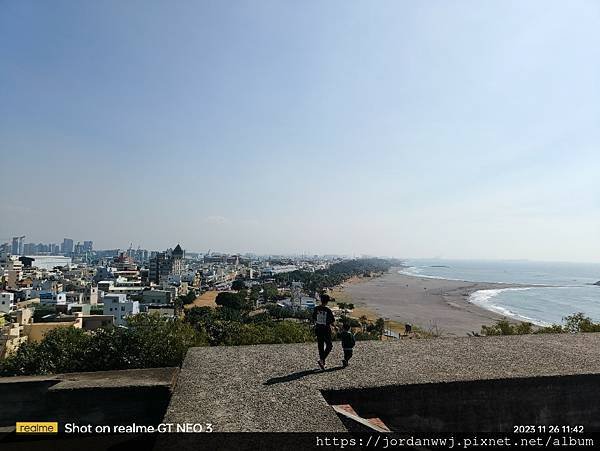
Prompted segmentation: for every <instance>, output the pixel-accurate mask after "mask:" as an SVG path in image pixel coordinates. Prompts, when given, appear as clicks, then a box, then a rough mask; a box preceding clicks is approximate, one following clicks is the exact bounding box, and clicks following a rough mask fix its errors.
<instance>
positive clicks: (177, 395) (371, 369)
mask: <svg viewBox="0 0 600 451" xmlns="http://www.w3.org/2000/svg"><path fill="white" fill-rule="evenodd" d="M341 359H342V351H341V347H340V343H339V342H334V349H333V351H332V353H331V355H330V357H329V359H328V362H327V363H328V368H327V370H326V371H325V372H321V371H320V370H318V369H317V368H316V360H317V346H316V344H314V343H303V344H291V345H260V346H239V347H203V348H192V349H190V350H189V352H188V354H187V357H186V359H185V362H184V364H183V367H182V369H181V371H180V373H179V377H178V380H177V383H176V386H175V389H174V393H173V396H172V398H171V402H170V404H169V407H168V409H167V412H166V415H165V421H168V422H194V423H211V424H212V425H213V428H214V430H215V431H298V432H300V431H306V432H314V431H333V432H335V431H346V430H348V429H349V425H351V424H352V421H350V422H348V419H347V418H346V417H345V416H344V415H339V414H338V413H336V410H334V406H336V407H338V406H340V405H348V406H351V408H350V411H355V412H354V413H356V418H358V419H361V418H369V417H377V419H381V420H382V423H383V424H385V425H386V426H387V427H390V429H391V430H399V429H401V428H403V427H411V428H413V429H417V430H418V429H422V430H426V429H428V428H429V429H435V430H444V429H445V428H446V429H448V428H454V430H457V429H456V428H457V427H459V428H460V427H462V426H457V424H455V423H456V421H462V422H463V423H462V425H463V426H464V429H465V430H469V429H473V428H480V430H485V429H487V430H499V429H502V428H505V427H507V425H510V424H511V422H512V421H524V420H530V421H538V422H540V421H542V422H543V421H559V420H560V421H567V422H568V421H580V422H582V421H583V422H585V421H588V423H590V425H591V426H593V425H596V423H595V422H597V421H600V420H593V419H589V418H593V417H594V416H596V417H597V418H600V415H599V413H600V412H598V409H599V407H598V406H599V405H600V402H599V399H598V397H599V396H600V395H598V392H599V391H600V390H598V387H599V386H600V334H576V335H570V334H560V335H550V334H545V335H523V336H504V337H473V338H469V337H466V338H448V339H412V340H409V339H406V340H400V341H385V342H379V341H368V342H367V341H363V342H358V343H357V345H356V348H355V352H354V357H353V358H352V360H351V362H350V366H349V367H348V368H345V369H342V368H341ZM455 401H456V403H455ZM458 401H460V402H458ZM455 404H456V405H455ZM528 406H529V407H528ZM436 409H437V410H436ZM457 409H458V410H457ZM469 409H471V410H472V412H471V413H469V412H470V411H469ZM338 410H339V409H338ZM486 410H491V411H492V415H489V416H486ZM350 416H352V415H350ZM591 423H594V424H593V425H592V424H591ZM514 424H519V423H514ZM563 424H568V423H563ZM596 426H598V425H596ZM481 428H483V429H481ZM597 430H600V429H597Z"/></svg>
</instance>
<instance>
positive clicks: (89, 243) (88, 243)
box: [83, 241, 94, 252]
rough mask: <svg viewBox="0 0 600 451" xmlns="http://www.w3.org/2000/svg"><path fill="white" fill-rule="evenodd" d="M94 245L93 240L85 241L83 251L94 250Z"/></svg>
mask: <svg viewBox="0 0 600 451" xmlns="http://www.w3.org/2000/svg"><path fill="white" fill-rule="evenodd" d="M93 247H94V242H93V241H84V242H83V252H92V250H93Z"/></svg>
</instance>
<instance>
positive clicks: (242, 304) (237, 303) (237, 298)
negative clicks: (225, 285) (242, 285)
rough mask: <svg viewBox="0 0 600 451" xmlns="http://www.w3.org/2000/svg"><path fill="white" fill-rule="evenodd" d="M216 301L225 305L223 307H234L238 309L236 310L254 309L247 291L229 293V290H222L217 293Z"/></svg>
mask: <svg viewBox="0 0 600 451" xmlns="http://www.w3.org/2000/svg"><path fill="white" fill-rule="evenodd" d="M215 303H216V304H217V305H220V306H223V307H229V308H232V309H236V310H247V311H249V310H251V309H252V302H251V301H250V300H248V299H246V294H245V293H242V292H240V293H229V292H222V293H219V294H218V295H217V298H216V299H215Z"/></svg>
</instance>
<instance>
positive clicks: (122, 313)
mask: <svg viewBox="0 0 600 451" xmlns="http://www.w3.org/2000/svg"><path fill="white" fill-rule="evenodd" d="M103 313H104V314H105V315H113V316H114V317H115V325H117V326H124V325H125V318H126V317H128V316H130V315H137V314H138V313H140V303H139V302H138V301H128V300H127V295H125V294H106V295H104V311H103Z"/></svg>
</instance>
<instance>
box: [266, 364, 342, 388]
mask: <svg viewBox="0 0 600 451" xmlns="http://www.w3.org/2000/svg"><path fill="white" fill-rule="evenodd" d="M342 369H344V367H343V366H335V367H332V368H327V369H326V370H321V369H318V368H315V369H312V370H303V371H296V372H295V373H290V374H288V375H286V376H279V377H272V378H271V379H269V380H267V381H266V382H263V385H273V384H281V383H283V382H291V381H296V380H298V379H302V378H303V377H306V376H310V375H311V374H320V373H330V372H331V371H339V370H342Z"/></svg>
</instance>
